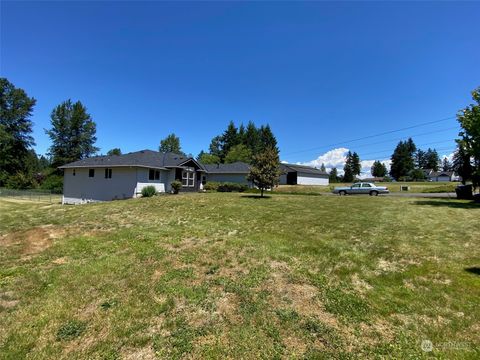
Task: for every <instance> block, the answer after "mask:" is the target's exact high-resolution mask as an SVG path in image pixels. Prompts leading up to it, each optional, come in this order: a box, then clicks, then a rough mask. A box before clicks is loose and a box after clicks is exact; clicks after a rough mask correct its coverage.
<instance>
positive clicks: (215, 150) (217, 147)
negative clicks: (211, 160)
mask: <svg viewBox="0 0 480 360" xmlns="http://www.w3.org/2000/svg"><path fill="white" fill-rule="evenodd" d="M209 151H210V154H211V155H214V156H216V157H218V158H219V159H220V160H222V156H223V148H222V137H221V136H215V137H214V138H213V139H212V141H211V142H210V146H209Z"/></svg>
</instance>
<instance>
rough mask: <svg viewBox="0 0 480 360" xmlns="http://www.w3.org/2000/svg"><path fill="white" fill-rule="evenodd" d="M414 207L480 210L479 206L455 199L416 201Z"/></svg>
mask: <svg viewBox="0 0 480 360" xmlns="http://www.w3.org/2000/svg"><path fill="white" fill-rule="evenodd" d="M414 204H415V205H429V206H437V207H439V206H447V207H451V208H457V209H480V204H478V203H475V202H473V201H471V202H464V201H461V200H455V199H438V200H418V201H415V203H414Z"/></svg>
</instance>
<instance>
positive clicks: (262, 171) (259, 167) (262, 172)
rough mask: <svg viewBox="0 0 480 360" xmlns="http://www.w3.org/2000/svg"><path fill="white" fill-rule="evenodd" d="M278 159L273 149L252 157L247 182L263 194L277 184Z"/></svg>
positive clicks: (276, 152)
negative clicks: (250, 182)
mask: <svg viewBox="0 0 480 360" xmlns="http://www.w3.org/2000/svg"><path fill="white" fill-rule="evenodd" d="M280 173H281V172H280V159H279V157H278V151H277V150H276V149H275V148H267V149H265V150H264V151H263V152H261V153H259V154H257V155H255V156H254V157H253V162H252V166H251V167H250V173H249V175H248V180H249V181H252V182H253V183H254V184H255V185H256V186H257V187H258V188H259V189H260V191H261V197H263V192H264V191H265V190H266V189H268V188H271V187H273V186H274V185H277V184H278V181H279V177H280Z"/></svg>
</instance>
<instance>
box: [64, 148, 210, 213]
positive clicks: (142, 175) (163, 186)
mask: <svg viewBox="0 0 480 360" xmlns="http://www.w3.org/2000/svg"><path fill="white" fill-rule="evenodd" d="M60 169H63V170H64V177H63V178H64V182H63V203H64V204H79V203H85V202H92V201H108V200H116V199H128V198H132V197H136V196H137V195H139V194H140V193H141V192H142V189H143V188H144V187H145V186H149V185H153V186H155V188H156V189H157V191H158V192H169V191H171V186H170V184H171V183H172V182H173V181H175V180H179V181H181V182H182V184H183V188H182V191H198V190H199V189H200V188H201V182H202V179H203V178H204V175H205V172H206V171H205V168H204V167H203V165H202V164H200V163H198V162H197V161H196V160H195V159H193V158H189V157H186V156H183V155H178V154H174V153H160V152H157V151H151V150H142V151H137V152H132V153H128V154H124V155H112V156H96V157H92V158H87V159H84V160H79V161H75V162H73V163H70V164H66V165H63V166H61V167H60Z"/></svg>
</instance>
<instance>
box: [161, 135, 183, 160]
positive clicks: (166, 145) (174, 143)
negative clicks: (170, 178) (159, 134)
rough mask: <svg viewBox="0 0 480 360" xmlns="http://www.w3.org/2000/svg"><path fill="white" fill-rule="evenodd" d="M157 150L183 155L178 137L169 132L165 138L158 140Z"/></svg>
mask: <svg viewBox="0 0 480 360" xmlns="http://www.w3.org/2000/svg"><path fill="white" fill-rule="evenodd" d="M158 151H160V152H163V153H167V152H172V153H175V154H180V155H185V154H184V152H183V151H182V147H181V146H180V138H179V137H178V136H176V135H175V134H174V133H171V134H169V135H168V136H167V137H166V138H165V139H163V140H161V141H160V146H159V147H158Z"/></svg>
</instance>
